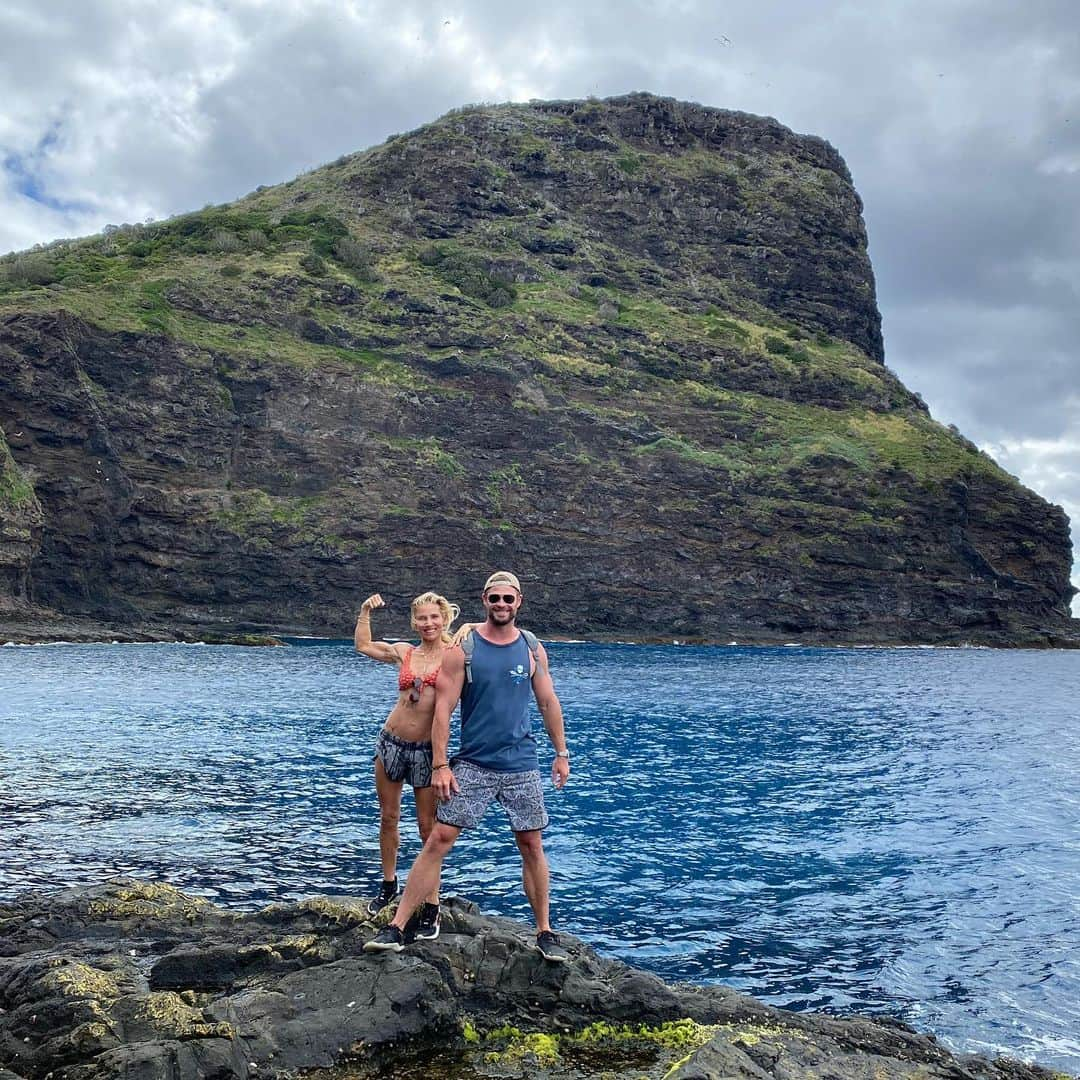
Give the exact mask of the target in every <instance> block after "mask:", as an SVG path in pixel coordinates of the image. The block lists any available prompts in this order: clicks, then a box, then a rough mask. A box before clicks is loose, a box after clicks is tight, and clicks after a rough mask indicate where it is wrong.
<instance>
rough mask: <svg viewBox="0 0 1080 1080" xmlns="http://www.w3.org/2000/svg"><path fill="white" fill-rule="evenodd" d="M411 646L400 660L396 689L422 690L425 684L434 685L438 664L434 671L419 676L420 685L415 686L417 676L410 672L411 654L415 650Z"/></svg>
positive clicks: (437, 673)
mask: <svg viewBox="0 0 1080 1080" xmlns="http://www.w3.org/2000/svg"><path fill="white" fill-rule="evenodd" d="M415 651H416V650H415V648H413V646H411V645H410V646H409V651H408V652H407V653H406V654H405V657H404V659H403V660H402V661H401V670H400V671H399V672H398V680H397V683H398V689H399V690H412V689H413V688H414V687H415V688H416V689H419V690H422V689H423V688H424V687H425V686H434V685H435V680H436V679H437V678H438V677H439V668H441V667H442V664H440V665H439V667H437V668H436V669H435V670H434V671H429V672H428V673H427V674H426V675H421V676H419V679H420V686H419V687H416V680H417V676H416V675H414V674H413V673H412V663H411V661H412V654H413V653H414V652H415Z"/></svg>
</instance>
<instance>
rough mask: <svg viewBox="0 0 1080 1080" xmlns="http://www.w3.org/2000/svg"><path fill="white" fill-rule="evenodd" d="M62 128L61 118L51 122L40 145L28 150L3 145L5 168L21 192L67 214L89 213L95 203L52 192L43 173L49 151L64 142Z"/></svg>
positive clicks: (3, 164)
mask: <svg viewBox="0 0 1080 1080" xmlns="http://www.w3.org/2000/svg"><path fill="white" fill-rule="evenodd" d="M60 129H61V123H60V122H59V121H57V122H56V123H54V124H52V125H50V127H49V130H48V131H46V132H45V134H44V135H42V137H41V138H40V139H39V140H38V142H37V145H36V146H35V147H34V148H33V149H32V150H30V151H29V152H27V153H20V152H19V151H17V150H8V149H5V148H4V147H0V154H3V163H2V168H3V171H4V173H5V174H6V177H7V179H8V182H9V183H10V185H11V187H12V188H13V190H14V191H15V192H16V193H17V194H19V195H22V196H24V197H25V198H27V199H30V200H32V201H33V202H36V203H38V204H39V205H40V206H44V207H47V208H48V209H50V210H56V211H58V212H60V213H63V214H71V213H87V212H88V211H91V210H93V209H94V207H93V205H92V204H90V203H87V202H83V201H80V200H78V199H64V198H60V197H58V196H56V195H52V194H50V193H49V191H48V190H47V187H46V183H45V180H44V179H43V176H42V173H43V172H44V167H45V163H46V159H47V158H48V156H49V153H50V152H51V151H52V150H53V149H54V148H55V147H56V146H57V145H58V144H59V142H60Z"/></svg>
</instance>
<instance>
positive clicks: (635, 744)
mask: <svg viewBox="0 0 1080 1080" xmlns="http://www.w3.org/2000/svg"><path fill="white" fill-rule="evenodd" d="M550 653H551V657H552V665H553V671H554V674H555V676H556V682H557V686H558V689H559V692H560V695H561V697H562V700H563V703H564V706H565V710H566V715H567V724H568V731H569V738H570V745H571V747H572V750H573V754H574V757H573V763H572V764H573V774H572V777H571V782H570V784H569V786H568V787H567V789H566V790H565V791H564V792H562V793H556V792H554V791H552V790H550V788H549V793H550V797H549V808H550V810H551V816H552V826H551V829H550V831H549V833H548V834H547V847H548V851H549V854H550V857H551V862H552V872H553V883H552V891H553V916H554V920H555V922H556V925H557V926H558V927H559V928H562V929H564V930H567V931H571V932H572V933H574V934H576V935H578V936H580V937H581V938H583V939H584V940H585V941H587V942H589V943H590V944H591V945H593V946H594V947H595V948H596V949H597V950H598V951H599V952H601V953H603V954H605V955H607V956H611V957H618V958H621V959H623V960H625V961H627V962H628V963H631V964H634V965H637V966H639V967H644V968H648V969H650V970H652V971H655V972H657V973H658V974H659V975H661V976H663V977H664V978H666V979H669V980H691V981H700V982H722V983H727V984H729V985H732V986H735V987H737V988H739V989H740V990H743V991H746V992H748V993H751V994H753V995H755V996H757V997H759V998H762V999H764V1000H765V1001H767V1002H770V1003H772V1004H774V1005H779V1006H784V1007H787V1008H792V1009H812V1010H825V1011H829V1012H834V1013H862V1014H888V1015H892V1016H896V1017H899V1018H901V1019H903V1020H906V1021H908V1022H909V1023H911V1024H913V1025H914V1026H915V1027H917V1028H919V1029H920V1030H924V1031H931V1032H934V1033H935V1034H937V1035H938V1036H939V1037H941V1038H942V1039H943V1040H944V1041H945V1042H947V1043H948V1044H949V1045H951V1046H953V1047H954V1048H958V1049H962V1050H970V1051H979V1052H984V1053H989V1054H997V1053H1005V1054H1008V1055H1011V1056H1014V1057H1020V1058H1024V1059H1028V1060H1035V1061H1038V1062H1040V1063H1042V1064H1045V1065H1048V1066H1051V1067H1054V1068H1057V1069H1062V1070H1065V1071H1069V1072H1073V1073H1078V1074H1080V653H1075V652H1073V653H1070V652H1023V651H990V650H976V649H968V650H964V649H957V650H952V649H906V650H905V649H810V648H795V647H790V648H744V647H735V646H732V647H675V646H666V647H659V646H656V647H654V646H636V645H589V644H555V645H552V646H551V647H550ZM393 674H394V673H393V671H392V669H390V668H388V667H385V666H381V665H378V664H375V663H373V662H371V661H368V660H365V659H363V658H360V657H358V656H356V655H355V654H354V653H353V651H352V649H351V646H349V645H348V644H346V643H323V644H311V645H308V646H306V647H290V648H284V649H244V648H232V647H210V646H182V645H144V646H119V645H100V646H95V645H84V646H64V645H54V646H41V647H25V648H24V647H9V648H2V649H0V896H2V897H6V898H10V897H13V896H17V895H19V894H20V893H23V892H25V891H27V890H33V889H54V888H60V887H62V886H68V885H72V884H74V883H85V882H96V881H101V880H104V879H106V878H108V877H110V876H114V875H118V874H130V875H137V876H140V877H145V878H155V879H165V880H168V881H170V882H173V883H174V884H176V885H178V886H179V887H181V888H183V889H185V890H189V891H191V892H194V893H199V894H202V895H204V896H207V897H209V898H211V899H213V900H214V901H215V902H217V903H220V904H225V905H235V906H237V907H246V908H253V907H256V906H258V905H262V904H265V903H267V902H268V901H274V900H292V899H296V898H299V897H303V896H309V895H312V894H315V893H337V894H342V893H344V894H354V895H358V896H365V895H368V894H370V893H371V892H372V890H373V889H374V888H375V886H376V884H377V882H378V880H379V877H380V875H379V868H378V838H377V822H376V818H377V813H376V801H375V796H374V792H373V789H372V781H371V754H372V746H373V743H374V739H375V735H376V732H377V731H378V729H379V727H380V726H381V724H382V722H383V719H384V718H385V715H386V713H387V711H388V709H389V707H390V704H391V703H392V701H393V698H394V694H395V689H394V679H393ZM538 726H539V725H538ZM542 746H544V747H545V750H544V754H543V760H544V761H545V762H547V761H548V760H549V755H548V752H547V748H546V743H542ZM406 802H407V804H409V803H411V799H410V798H409V796H406ZM410 817H411V805H407V806H406V817H405V818H404V819H403V820H404V821H406V822H407V821H408V819H409V818H410ZM403 837H404V849H403V853H402V869H403V870H404V869H407V867H408V865H409V863H410V861H411V859H412V857H413V856H414V855H415V853H416V851H417V848H418V842H417V839H416V837H415V833H414V831H413V830H412V829H411V828H405V829H403ZM444 882H445V886H444V887H445V891H446V892H447V893H457V894H460V895H463V896H466V897H468V898H469V899H471V900H474V901H476V902H477V903H478V904H479V905H480V906H481V907H482V908H483V909H485V910H486V911H489V912H497V913H500V914H504V915H509V916H512V917H516V918H521V919H526V918H527V917H528V908H527V906H526V904H525V901H524V898H523V896H522V894H521V889H520V867H519V862H518V858H517V854H516V849H515V848H514V845H513V842H512V839H511V836H510V834H509V831H508V829H507V828H506V826H505V825H504V823H503V821H502V820H501V819H500V817H499V812H498V811H497V810H496V809H492V811H490V813H489V817H488V819H486V820H485V822H484V824H483V825H482V827H481V828H480V829H479V830H477V832H476V833H475V835H468V834H467V835H466V836H465V837H464V838H463V839H462V840H461V842H460V843H459V845H458V847H457V848H456V849H455V851H454V853H453V854H452V855H451V858H450V861H449V863H448V869H447V872H446V875H445V878H444Z"/></svg>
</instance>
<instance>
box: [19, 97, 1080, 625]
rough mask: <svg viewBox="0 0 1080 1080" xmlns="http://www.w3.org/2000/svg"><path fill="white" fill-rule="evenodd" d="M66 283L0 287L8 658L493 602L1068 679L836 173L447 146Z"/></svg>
mask: <svg viewBox="0 0 1080 1080" xmlns="http://www.w3.org/2000/svg"><path fill="white" fill-rule="evenodd" d="M61 254H62V255H63V258H62V259H61V258H60V255H61ZM51 257H52V256H49V255H44V256H41V258H44V259H46V260H47V259H49V258H51ZM55 272H56V275H57V280H56V281H55V282H54V283H53V285H52V286H51V287H50V288H48V289H45V288H40V287H36V286H33V287H31V286H16V285H15V284H13V283H12V282H10V281H8V280H7V279H6V278H4V277H3V275H0V638H3V637H11V638H15V639H18V640H37V639H41V638H42V637H48V636H50V628H52V629H56V630H59V629H60V628H61V627H62V626H63V627H67V628H69V629H70V631H71V633H70V634H68V633H57V634H55V635H53V636H72V637H78V638H83V637H86V636H93V634H94V632H95V628H102V629H103V630H105V631H106V632H107V633H106V636H109V637H119V638H127V637H132V638H151V639H154V638H158V637H167V636H176V637H181V638H192V637H223V636H224V637H230V636H236V635H240V634H246V633H255V634H265V633H271V634H289V633H298V634H304V633H323V634H332V635H339V634H342V633H347V632H348V628H349V627H350V626H351V623H352V617H353V615H354V614H355V608H356V605H357V602H358V600H359V599H360V598H362V597H363V596H364V595H367V594H368V593H370V592H371V590H372V589H373V588H380V589H381V590H382V591H383V592H384V593H387V594H388V595H389V597H390V599H391V601H392V606H391V610H392V611H393V610H397V611H401V610H404V608H403V606H402V605H401V604H400V602H401V601H403V600H404V599H405V598H407V597H410V596H412V595H415V594H416V593H418V592H421V591H423V590H424V589H427V588H431V587H435V588H438V589H439V590H440V591H442V592H445V593H446V594H447V595H449V596H451V597H452V598H454V599H456V600H458V601H462V600H464V601H465V608H466V613H468V607H469V605H468V602H467V601H468V598H469V597H470V596H475V595H476V589H477V585H478V583H479V582H480V581H482V580H483V576H484V574H485V572H486V570H488V569H489V568H491V567H493V566H501V565H512V566H513V567H514V568H515V569H516V570H517V571H518V572H519V574H520V575H521V576H522V578H523V581H524V582H525V584H526V593H527V603H528V605H529V608H528V610H529V618H530V621H531V622H532V623H533V625H535V626H537V627H538V628H540V629H542V630H543V631H544V632H545V633H548V634H552V635H571V636H580V635H595V636H606V637H622V636H628V635H634V636H636V637H652V638H663V639H669V640H670V639H671V638H673V637H674V638H679V639H695V638H697V639H714V640H715V639H720V640H730V639H731V638H735V639H737V640H740V641H762V642H769V641H787V640H791V639H792V638H798V639H799V640H802V641H818V642H912V641H922V642H953V643H955V642H975V643H987V644H999V645H1008V644H1027V645H1053V644H1062V645H1068V644H1077V643H1078V642H1080V632H1078V629H1077V625H1076V623H1075V622H1073V621H1071V620H1070V618H1069V602H1070V600H1071V597H1072V593H1073V589H1072V586H1071V584H1070V582H1069V572H1070V563H1071V548H1070V542H1069V534H1068V521H1067V519H1066V517H1065V514H1064V513H1063V512H1062V510H1061V509H1060V508H1058V507H1054V506H1050V505H1048V504H1047V503H1046V502H1044V501H1043V500H1042V499H1040V498H1038V497H1037V496H1036V495H1034V494H1033V493H1032V492H1030V491H1028V490H1026V489H1024V488H1023V487H1022V486H1020V485H1019V484H1018V483H1017V482H1016V480H1015V479H1014V478H1012V477H1010V476H1008V475H1007V474H1006V473H1004V472H1003V471H1002V470H1001V469H999V468H998V467H997V466H996V465H994V463H993V462H992V461H990V459H989V458H987V457H986V456H985V455H983V454H981V453H979V451H978V450H977V449H976V448H975V447H974V446H972V444H970V443H969V442H968V441H967V440H965V439H964V438H963V437H962V436H960V435H959V434H958V433H956V432H955V431H949V430H946V429H945V428H943V427H941V426H940V425H938V424H936V423H935V422H934V421H933V420H932V419H931V418H930V417H929V416H928V415H927V412H926V409H925V406H924V405H923V404H922V403H921V401H920V400H919V399H918V398H917V396H915V395H913V394H911V393H910V392H909V391H908V390H907V389H906V388H905V387H904V386H903V385H902V384H901V383H900V382H899V380H898V379H897V378H896V377H895V376H894V375H893V374H892V373H891V372H890V371H889V370H888V369H887V368H886V367H884V365H883V364H882V362H881V360H882V356H883V352H882V341H881V333H880V319H879V316H878V312H877V308H876V303H875V300H874V283H873V274H872V271H871V267H870V262H869V258H868V256H867V251H866V235H865V229H864V226H863V222H862V216H861V204H860V202H859V198H858V195H857V194H856V193H855V191H854V189H853V188H852V186H851V182H850V177H849V175H848V172H847V169H846V167H845V166H844V164H843V161H842V160H841V158H840V156H839V155H838V154H837V152H836V151H835V150H834V149H833V148H832V147H830V146H829V145H828V144H827V143H825V142H823V141H822V140H820V139H817V138H813V137H808V136H802V135H797V134H795V133H793V132H791V131H789V130H788V129H787V128H784V127H783V126H782V125H780V124H778V123H777V122H776V121H774V120H769V119H765V118H760V117H753V116H747V115H745V114H741V113H732V112H726V111H723V110H718V109H710V108H706V107H703V106H699V105H694V104H688V103H681V102H675V101H670V100H666V99H660V98H655V97H652V96H650V95H645V94H632V95H628V96H626V97H621V98H614V99H611V100H609V101H605V102H580V101H579V102H547V103H534V104H531V105H528V106H500V107H492V108H476V109H469V110H464V111H461V112H456V113H453V114H450V115H449V116H447V117H444V118H443V119H442V120H440V121H438V122H436V123H434V124H431V125H429V126H427V127H425V128H422V129H420V130H419V131H416V132H413V133H410V134H409V135H403V136H398V137H396V138H394V139H391V140H388V141H387V142H386V143H385V144H383V145H382V146H379V147H376V148H374V149H372V150H370V151H367V152H365V153H363V154H360V155H355V156H353V157H349V158H345V159H342V161H340V162H337V163H335V164H334V165H332V166H328V167H326V168H325V169H322V170H318V171H316V172H314V173H311V174H308V175H307V176H305V177H302V178H300V179H299V180H297V181H294V182H293V183H292V184H287V185H282V186H281V187H278V188H270V189H265V190H263V191H261V192H258V193H256V194H254V195H252V196H250V197H248V198H247V199H245V200H242V201H240V202H239V203H236V204H233V205H232V206H229V207H219V208H210V209H208V210H206V211H202V212H200V213H198V214H192V215H187V216H185V217H183V218H178V219H175V220H174V221H172V222H163V223H158V224H156V225H153V226H148V227H146V228H145V229H142V228H140V229H135V230H132V231H131V232H130V234H129V233H127V232H123V231H122V232H120V233H115V234H111V235H110V236H108V237H103V238H91V239H89V240H86V241H76V242H72V243H71V244H70V245H67V246H65V247H63V248H61V249H58V252H57V254H56V265H55ZM110 274H114V276H112V277H110V276H109V275H110ZM9 447H10V453H9V452H8V448H9ZM387 630H388V631H389V632H400V633H404V632H407V627H406V625H405V623H404V621H403V620H402V621H400V622H399V623H397V624H396V625H388V626H387Z"/></svg>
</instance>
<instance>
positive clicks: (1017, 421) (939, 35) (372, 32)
mask: <svg viewBox="0 0 1080 1080" xmlns="http://www.w3.org/2000/svg"><path fill="white" fill-rule="evenodd" d="M631 90H647V91H650V92H652V93H656V94H663V95H669V96H673V97H678V98H683V99H688V100H693V101H699V102H702V103H703V104H706V105H714V106H718V107H720V108H728V109H742V110H745V111H747V112H753V113H760V114H764V115H769V116H774V117H776V118H777V119H778V120H779V121H781V122H782V123H784V124H786V125H787V126H789V127H791V128H793V129H794V130H795V131H799V132H806V133H812V134H815V135H820V136H822V137H824V138H826V139H828V140H829V141H830V142H831V143H832V144H833V145H834V146H836V147H837V148H838V149H839V150H840V152H841V153H842V154H843V156H844V157H845V159H846V160H847V163H848V165H849V166H850V168H851V171H852V174H853V176H854V178H855V183H856V186H857V188H858V190H859V192H860V194H861V195H862V198H863V201H864V203H865V206H866V221H867V226H868V228H869V233H870V253H871V256H872V258H873V262H874V269H875V272H876V274H877V282H878V300H879V304H880V307H881V311H882V315H883V317H884V331H885V350H886V361H887V363H888V364H889V366H890V367H892V368H893V369H895V370H896V371H897V372H898V373H899V374H900V376H901V377H902V378H903V379H904V381H905V382H906V383H907V385H908V386H909V387H910V388H911V389H913V390H918V391H920V392H921V393H922V394H923V396H924V397H925V398H926V400H927V402H928V403H929V405H930V408H931V410H932V412H933V414H934V416H936V417H937V418H938V419H939V420H941V421H943V422H945V423H955V424H957V425H958V426H959V427H960V429H961V430H962V431H963V432H964V434H966V435H967V436H968V437H970V438H971V439H973V440H974V441H975V442H977V443H978V444H979V445H980V446H982V447H984V448H985V449H987V450H988V451H990V452H991V453H992V454H993V455H994V456H995V457H996V458H997V460H998V461H999V462H1001V464H1002V465H1004V466H1005V468H1007V469H1009V470H1010V471H1011V472H1013V473H1015V474H1016V475H1018V476H1019V477H1020V478H1021V479H1023V480H1024V481H1025V483H1027V484H1028V485H1029V486H1031V487H1033V488H1034V489H1035V490H1036V491H1038V492H1040V493H1041V494H1042V495H1044V496H1045V497H1046V498H1048V499H1050V500H1052V501H1054V502H1057V503H1060V504H1061V505H1063V506H1064V507H1065V509H1066V510H1067V511H1068V513H1069V515H1070V517H1071V518H1072V520H1073V521H1074V523H1075V526H1074V536H1075V537H1076V538H1077V540H1078V541H1080V361H1078V349H1080V107H1078V106H1080V3H1078V2H1077V0H1024V2H1019V0H877V2H876V3H869V2H866V0H846V2H843V0H818V2H817V3H807V2H806V0H773V2H770V0H730V2H724V0H654V2H651V3H645V2H640V3H639V2H631V0H607V2H599V0H598V2H594V3H590V2H589V0H545V2H544V3H542V4H536V5H528V6H525V5H518V4H514V3H511V2H509V0H498V2H496V0H447V2H446V3H443V4H440V3H410V2H408V0H393V2H381V0H333V2H320V0H168V2H157V0H82V2H81V3H80V4H75V3H71V2H70V0H0V164H2V169H3V171H2V174H0V252H4V251H9V250H12V249H18V248H23V247H28V246H30V245H32V244H35V243H39V242H44V241H48V240H52V239H55V238H57V237H62V236H79V235H84V234H87V233H91V232H97V231H98V230H100V229H101V228H102V226H104V225H106V224H108V223H116V224H119V223H121V222H134V221H142V220H145V219H147V218H162V217H167V216H169V215H171V214H175V213H179V212H181V211H185V210H191V209H197V208H199V207H202V206H203V205H205V204H206V203H216V202H224V201H227V200H231V199H234V198H236V197H238V196H240V195H243V194H245V193H247V192H248V191H250V190H252V189H253V188H254V187H256V186H257V185H259V184H273V183H277V182H279V181H283V180H288V179H291V178H292V177H293V176H295V175H296V174H297V173H300V172H303V171H305V170H307V169H310V168H313V167H315V166H317V165H320V164H323V163H325V162H328V161H331V160H333V159H334V158H337V157H339V156H340V155H341V154H343V153H348V152H351V151H354V150H359V149H362V148H364V147H366V146H369V145H371V144H373V143H377V142H381V141H382V140H383V139H384V138H386V136H387V135H389V134H392V133H394V132H399V131H407V130H409V129H411V128H414V127H417V126H419V125H420V124H423V123H426V122H427V121H429V120H433V119H434V118H435V117H437V116H439V115H440V114H442V113H444V112H445V111H446V110H447V109H450V108H452V107H454V106H457V105H462V104H466V103H469V102H479V101H524V100H528V99H529V98H575V97H586V96H588V95H595V96H598V97H606V96H609V95H612V94H621V93H626V92H628V91H631ZM1077 584H1080V574H1078V575H1077ZM1074 606H1075V605H1074Z"/></svg>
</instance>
